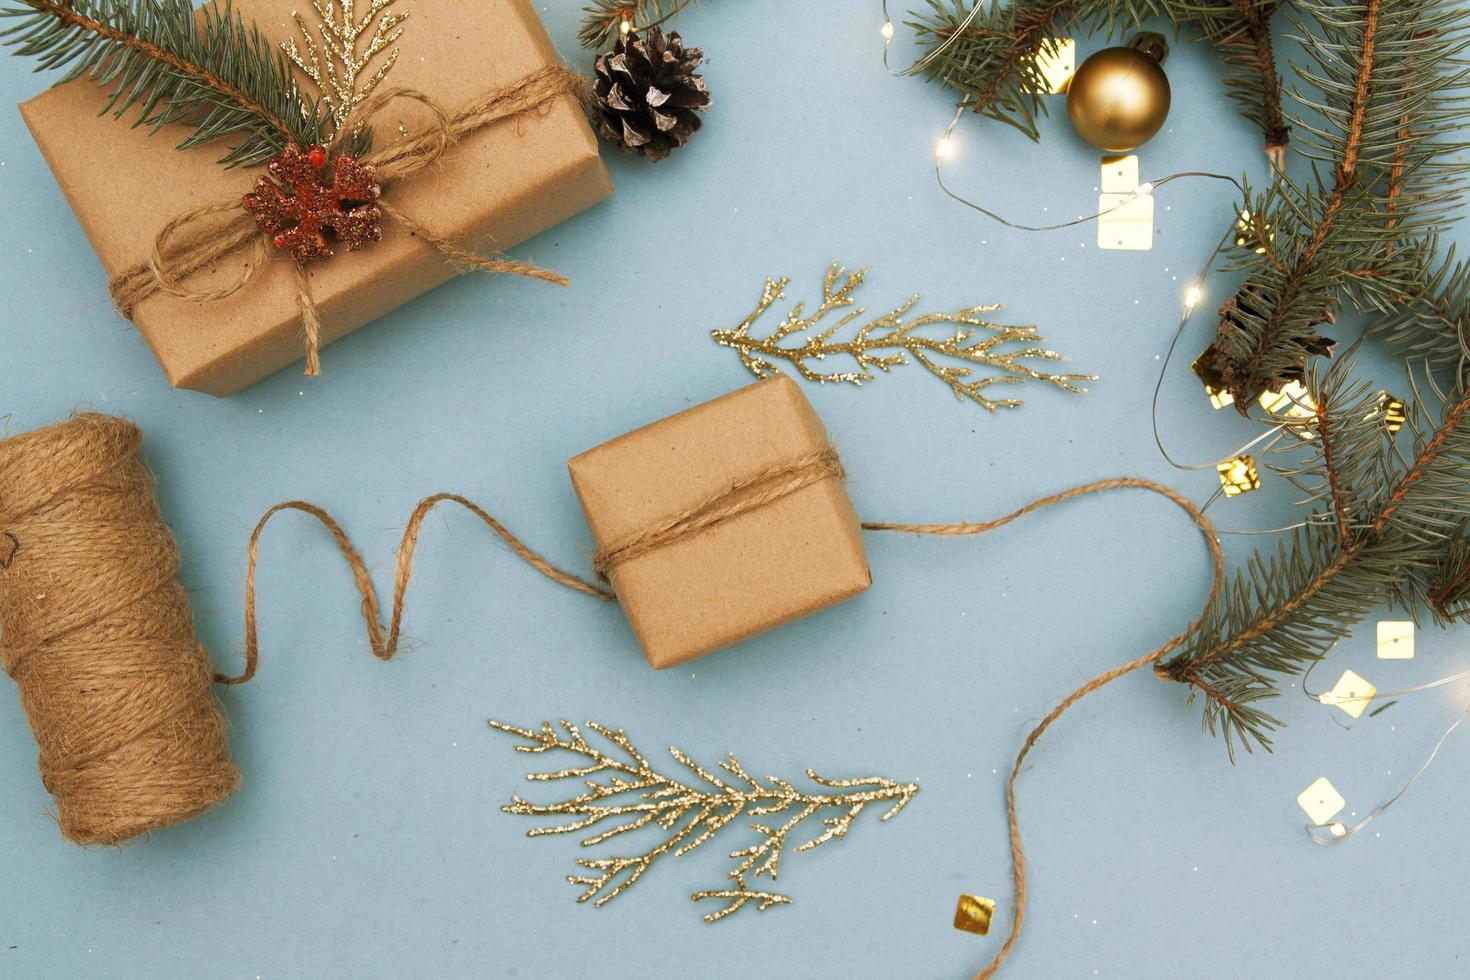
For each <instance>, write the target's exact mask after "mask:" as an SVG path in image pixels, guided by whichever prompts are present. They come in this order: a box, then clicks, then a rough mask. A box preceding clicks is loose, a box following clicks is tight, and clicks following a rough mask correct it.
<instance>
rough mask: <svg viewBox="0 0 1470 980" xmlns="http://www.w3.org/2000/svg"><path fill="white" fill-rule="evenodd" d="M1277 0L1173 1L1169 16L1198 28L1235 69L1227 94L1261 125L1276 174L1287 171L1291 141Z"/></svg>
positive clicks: (1232, 69) (1243, 112)
mask: <svg viewBox="0 0 1470 980" xmlns="http://www.w3.org/2000/svg"><path fill="white" fill-rule="evenodd" d="M1280 6H1281V4H1280V3H1279V2H1278V0H1183V2H1180V0H1171V2H1170V3H1169V15H1170V17H1171V19H1173V21H1174V22H1175V23H1176V24H1185V23H1190V24H1193V25H1194V26H1195V27H1196V28H1198V29H1199V31H1200V33H1201V34H1203V35H1204V36H1205V37H1206V38H1208V39H1209V40H1210V42H1211V43H1213V44H1214V45H1215V47H1216V49H1217V50H1218V51H1219V52H1220V60H1221V61H1222V62H1224V64H1225V66H1226V67H1227V68H1228V69H1229V70H1230V76H1229V77H1228V78H1227V79H1226V81H1225V87H1226V91H1227V92H1228V93H1229V95H1230V97H1231V98H1232V99H1234V100H1235V101H1236V102H1237V103H1238V104H1239V105H1240V108H1241V115H1243V116H1245V117H1246V118H1247V119H1249V120H1251V121H1252V122H1254V123H1255V124H1256V125H1257V126H1259V127H1260V129H1261V133H1262V135H1263V136H1264V138H1265V149H1266V156H1267V158H1268V159H1270V161H1271V164H1272V166H1273V167H1275V168H1276V169H1277V170H1281V169H1284V166H1285V162H1286V148H1287V146H1288V144H1289V143H1290V141H1291V127H1290V126H1289V125H1288V124H1287V121H1286V116H1285V113H1284V111H1283V109H1282V105H1281V78H1280V74H1279V73H1278V72H1277V70H1276V55H1275V51H1274V47H1273V44H1272V41H1271V18H1272V17H1273V16H1274V15H1275V14H1276V11H1277V9H1278V8H1279V7H1280Z"/></svg>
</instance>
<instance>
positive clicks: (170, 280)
mask: <svg viewBox="0 0 1470 980" xmlns="http://www.w3.org/2000/svg"><path fill="white" fill-rule="evenodd" d="M586 92H587V80H586V79H585V78H584V77H582V76H581V75H579V74H577V73H576V72H575V71H572V70H571V69H570V68H566V67H564V66H561V65H552V66H549V67H547V68H543V69H540V70H539V71H535V72H532V73H530V74H529V75H527V76H525V77H524V78H521V79H519V80H517V81H515V82H513V83H512V84H510V85H507V86H504V87H502V88H497V89H494V90H492V91H490V92H487V93H486V94H485V95H484V96H483V97H482V98H480V99H478V100H476V101H475V102H473V103H471V104H470V105H468V106H466V107H465V108H463V109H461V110H460V111H458V112H455V113H452V114H451V113H450V112H449V110H447V109H445V108H444V107H443V106H442V105H440V104H439V103H438V102H437V101H435V100H434V99H432V98H430V97H429V96H428V95H425V94H424V93H423V92H419V91H415V90H413V89H408V88H402V87H399V88H393V89H389V90H387V91H384V92H381V93H379V94H378V95H375V96H374V97H373V98H372V99H371V100H370V101H369V102H368V103H367V104H366V105H364V106H363V108H362V110H361V116H360V118H359V119H358V121H357V125H358V126H368V125H370V124H371V122H372V119H373V117H374V116H376V115H377V114H378V113H380V112H381V111H382V110H383V109H384V108H385V107H386V106H387V105H389V104H390V103H391V102H392V101H393V100H395V99H406V100H409V101H412V102H417V103H418V104H420V105H422V106H424V107H425V108H427V109H428V110H429V111H430V112H431V113H432V114H433V116H434V119H435V122H434V125H432V126H429V127H428V128H426V129H424V130H422V131H420V132H418V133H415V134H414V135H413V136H410V137H407V138H404V139H401V140H398V141H396V142H394V143H392V144H390V145H388V146H386V147H383V148H382V149H380V150H377V151H376V152H374V153H372V154H371V155H370V156H368V157H367V158H366V159H365V160H364V161H363V163H365V164H366V165H367V166H368V168H369V172H370V173H375V174H376V178H377V180H378V181H379V182H381V183H388V182H391V181H395V180H403V179H405V178H408V177H411V176H413V175H414V174H417V173H420V172H422V171H424V170H426V169H428V168H429V167H431V166H433V164H434V163H435V162H436V161H438V160H439V159H440V158H441V157H443V155H444V153H445V152H446V151H447V150H448V149H449V148H450V147H451V146H453V145H454V144H455V143H457V142H458V141H459V140H461V139H464V138H465V137H467V136H470V135H472V134H474V133H476V132H478V131H479V130H481V129H483V128H485V127H486V126H490V125H492V124H494V123H497V122H500V121H501V120H503V119H508V118H513V117H515V116H518V115H521V114H523V113H529V112H536V111H538V110H540V109H542V108H543V107H545V106H547V105H549V104H551V103H552V102H553V101H554V100H555V99H557V98H559V97H561V96H563V95H575V96H577V97H578V98H579V99H585V97H586ZM350 132H352V130H349V129H347V128H343V129H341V130H339V131H338V133H337V138H336V140H334V141H333V146H332V148H331V149H332V152H333V155H334V156H335V155H336V154H337V153H338V152H340V149H341V144H342V142H343V141H344V140H345V139H346V137H347V136H348V134H349V133H350ZM374 206H375V207H376V208H377V210H379V211H381V212H382V213H384V214H387V215H388V216H389V217H391V218H393V219H394V220H396V221H398V222H399V223H400V224H402V225H403V226H404V227H405V228H407V229H408V230H409V232H411V233H412V234H413V235H414V236H415V237H417V238H419V239H422V240H423V241H424V242H425V243H427V244H428V245H430V246H432V247H433V248H435V249H437V250H439V251H440V252H442V253H443V254H444V255H445V257H446V258H448V259H449V260H451V261H453V262H455V263H457V264H458V265H459V266H461V268H462V269H463V271H471V270H474V269H479V270H481V271H483V272H498V273H509V274H511V275H518V276H526V277H528V278H532V279H540V280H542V281H544V282H551V283H555V284H556V285H559V286H566V285H569V284H570V282H569V280H567V279H566V278H565V277H564V276H560V275H557V274H556V273H554V272H549V271H547V270H546V269H541V268H538V267H537V266H534V265H531V264H530V263H527V262H519V261H516V260H513V259H504V258H494V257H489V256H483V255H477V254H475V253H474V252H471V251H469V250H467V249H464V248H461V247H460V246H459V245H457V244H455V243H454V242H453V241H451V240H450V239H448V238H446V237H445V236H443V235H440V234H437V233H435V232H434V231H433V230H432V229H430V228H427V227H425V226H424V225H423V224H422V223H420V222H419V221H416V220H415V219H414V218H413V217H411V216H410V215H408V214H406V213H404V212H403V211H402V210H401V209H399V208H398V207H396V206H395V205H393V204H390V203H389V202H388V201H386V200H383V199H378V200H376V201H375V202H374ZM220 215H224V216H227V217H226V218H225V220H223V221H220V220H217V219H218V217H219V216H220ZM244 248H251V256H250V258H249V259H247V260H246V261H245V264H244V268H243V269H242V270H241V272H240V274H239V275H238V276H237V277H236V278H235V279H233V280H231V281H229V282H226V283H224V284H222V285H218V286H213V287H206V288H196V287H192V286H189V285H187V283H186V280H187V279H189V278H190V277H191V276H193V275H195V274H197V273H199V272H200V271H202V270H204V269H208V268H210V267H212V266H214V265H215V264H216V263H217V262H219V261H220V260H221V259H223V258H225V257H226V256H227V255H230V254H231V253H234V252H237V251H239V250H241V249H244ZM270 254H271V252H270V237H269V236H268V235H266V234H265V233H264V232H263V231H261V230H260V229H258V228H257V227H256V223H255V220H254V219H253V218H252V217H251V216H250V214H249V213H248V212H247V211H246V210H245V209H244V208H242V207H241V204H240V198H239V197H232V198H229V199H226V200H221V201H217V202H215V203H213V204H207V205H204V206H203V207H198V208H191V209H190V210H188V211H185V212H183V213H182V214H179V215H177V216H175V217H173V218H171V219H170V220H169V221H168V222H167V223H166V224H165V225H164V226H163V228H162V229H161V230H160V231H159V232H158V236H157V237H156V238H155V239H154V242H153V251H152V254H151V255H150V256H149V257H148V258H147V259H146V260H144V261H142V262H138V263H135V264H134V265H132V266H131V267H129V268H127V269H125V270H123V271H122V272H120V273H118V274H117V275H116V276H113V278H112V280H111V282H109V283H108V285H107V288H108V292H109V293H111V294H112V300H113V303H114V304H116V306H117V309H118V312H120V313H121V314H122V315H123V316H125V317H127V318H128V319H132V315H133V311H134V309H136V308H137V306H138V304H139V303H142V302H143V301H144V300H147V299H149V298H150V297H152V296H156V295H158V294H159V293H160V292H162V293H167V294H169V295H170V296H174V297H177V298H179V299H186V300H191V301H193V302H196V303H210V302H215V301H218V300H222V299H227V298H229V297H230V296H233V295H235V294H236V293H237V292H239V291H240V290H241V289H243V288H244V287H245V286H246V285H247V284H248V283H249V282H250V281H251V279H253V278H254V277H255V274H256V272H257V271H258V270H259V269H260V268H262V266H263V265H264V264H265V262H266V260H267V259H269V258H270ZM291 268H292V271H293V274H294V275H295V279H296V299H297V304H298V305H299V307H300V310H301V325H302V332H303V335H304V339H305V343H306V374H307V375H308V376H312V377H314V376H316V375H318V374H320V373H321V362H320V358H319V349H320V345H321V316H320V314H319V313H318V312H317V308H316V303H315V302H314V301H313V300H312V297H311V289H310V286H309V283H308V280H307V277H306V271H305V269H304V268H303V267H302V265H301V264H300V263H299V262H292V263H291Z"/></svg>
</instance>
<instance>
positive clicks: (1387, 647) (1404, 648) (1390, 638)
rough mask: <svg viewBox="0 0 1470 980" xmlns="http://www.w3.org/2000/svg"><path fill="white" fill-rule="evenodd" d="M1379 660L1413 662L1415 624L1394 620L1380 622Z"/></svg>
mask: <svg viewBox="0 0 1470 980" xmlns="http://www.w3.org/2000/svg"><path fill="white" fill-rule="evenodd" d="M1378 659H1379V660H1413V659H1414V624H1413V623H1411V622H1408V621H1399V620H1392V619H1385V620H1381V621H1379V623H1378Z"/></svg>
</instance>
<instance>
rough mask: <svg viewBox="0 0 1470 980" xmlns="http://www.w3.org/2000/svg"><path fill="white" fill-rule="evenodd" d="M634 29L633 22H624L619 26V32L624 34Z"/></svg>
mask: <svg viewBox="0 0 1470 980" xmlns="http://www.w3.org/2000/svg"><path fill="white" fill-rule="evenodd" d="M632 29H633V22H632V21H631V20H624V21H623V22H622V23H621V24H619V25H618V30H620V31H622V32H623V33H624V34H626V33H628V32H629V31H631V30H632Z"/></svg>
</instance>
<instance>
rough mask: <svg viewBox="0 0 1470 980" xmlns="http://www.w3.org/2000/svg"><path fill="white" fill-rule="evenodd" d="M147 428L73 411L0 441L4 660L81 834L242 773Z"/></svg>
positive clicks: (202, 797) (0, 637)
mask: <svg viewBox="0 0 1470 980" xmlns="http://www.w3.org/2000/svg"><path fill="white" fill-rule="evenodd" d="M141 439H142V433H140V432H139V430H138V428H137V427H136V426H134V425H133V424H131V423H129V422H124V421H122V420H121V419H115V418H109V417H107V416H103V415H78V416H77V417H75V418H73V419H71V420H70V421H68V422H64V423H62V424H60V425H54V426H51V427H49V428H45V429H40V430H37V431H35V432H31V433H27V434H25V435H19V436H15V437H13V438H10V439H6V440H4V441H0V542H3V543H4V544H8V545H9V548H8V549H5V548H0V664H3V666H4V668H5V671H6V672H7V673H8V674H9V675H10V676H11V677H12V678H14V680H15V683H16V685H17V687H18V688H19V691H20V700H21V704H22V705H23V706H24V708H25V711H26V715H27V717H28V718H29V719H30V723H31V729H32V730H33V731H34V732H35V735H36V742H37V744H38V745H39V746H40V759H39V768H40V770H41V780H42V782H43V783H44V784H45V786H46V788H47V789H48V790H49V791H50V792H51V794H52V795H53V796H54V797H55V799H56V820H57V823H58V824H59V825H60V827H61V832H62V834H63V835H64V836H65V837H66V838H67V839H68V840H72V841H76V842H78V843H82V844H116V843H119V842H121V841H125V840H127V839H129V838H131V837H136V836H137V835H139V834H142V833H146V832H147V831H150V830H154V829H157V828H159V827H166V826H169V825H170V824H174V823H178V822H179V821H182V820H187V819H188V818H190V817H192V816H194V815H196V814H198V813H202V812H203V811H204V810H207V809H209V808H210V807H211V806H213V805H214V804H215V803H217V802H219V801H220V800H221V799H223V798H224V797H226V796H228V795H229V793H230V792H231V791H232V790H234V788H235V786H236V785H237V784H238V783H239V781H240V774H239V772H238V770H236V768H235V765H234V763H233V762H232V761H231V760H230V753H229V745H228V741H227V738H226V729H225V720H224V716H223V715H222V714H221V713H220V710H219V706H218V705H217V704H216V703H215V700H214V695H213V693H212V692H211V690H210V668H209V664H208V660H207V658H206V656H205V653H204V651H203V649H202V648H201V647H200V645H199V641H198V640H197V639H196V637H195V635H194V622H193V616H192V615H191V613H190V610H189V597H188V594H187V593H186V592H185V591H184V587H183V585H182V584H180V582H179V579H178V575H177V570H178V566H179V554H178V549H177V547H176V546H175V544H174V539H173V536H172V535H171V534H170V533H169V530H168V527H167V526H166V525H164V523H163V520H162V518H161V517H160V515H159V511H158V503H157V501H156V500H155V498H154V494H153V484H152V481H151V479H150V478H149V476H148V473H147V471H146V470H145V469H144V467H143V464H142V463H141V462H140V461H139V460H138V455H137V453H138V444H139V442H140V441H141Z"/></svg>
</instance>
